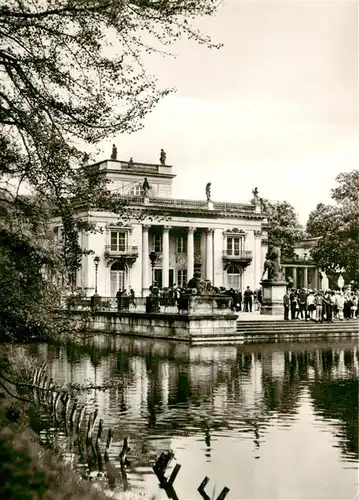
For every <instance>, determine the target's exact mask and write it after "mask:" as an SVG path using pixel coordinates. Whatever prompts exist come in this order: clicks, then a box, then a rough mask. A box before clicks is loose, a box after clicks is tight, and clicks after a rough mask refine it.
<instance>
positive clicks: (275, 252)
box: [262, 246, 284, 281]
mask: <svg viewBox="0 0 359 500" xmlns="http://www.w3.org/2000/svg"><path fill="white" fill-rule="evenodd" d="M263 279H268V280H272V281H283V280H284V276H283V270H282V266H281V263H280V248H279V247H275V246H270V247H269V249H268V252H267V255H266V260H265V262H264V270H263V274H262V280H263Z"/></svg>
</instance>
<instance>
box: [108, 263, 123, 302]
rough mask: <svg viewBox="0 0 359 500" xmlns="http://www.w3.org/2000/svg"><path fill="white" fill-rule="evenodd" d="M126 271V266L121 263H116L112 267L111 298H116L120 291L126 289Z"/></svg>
mask: <svg viewBox="0 0 359 500" xmlns="http://www.w3.org/2000/svg"><path fill="white" fill-rule="evenodd" d="M125 278H126V271H125V266H124V265H123V264H122V263H120V262H115V263H114V264H112V266H111V271H110V290H111V297H116V293H117V292H118V290H123V289H124V288H126V280H125Z"/></svg>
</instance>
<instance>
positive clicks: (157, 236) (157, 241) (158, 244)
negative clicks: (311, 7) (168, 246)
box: [153, 234, 162, 252]
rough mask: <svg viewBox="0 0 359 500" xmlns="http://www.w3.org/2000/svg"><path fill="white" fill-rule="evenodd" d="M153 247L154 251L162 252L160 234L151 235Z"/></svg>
mask: <svg viewBox="0 0 359 500" xmlns="http://www.w3.org/2000/svg"><path fill="white" fill-rule="evenodd" d="M153 248H154V251H155V252H162V234H154V235H153Z"/></svg>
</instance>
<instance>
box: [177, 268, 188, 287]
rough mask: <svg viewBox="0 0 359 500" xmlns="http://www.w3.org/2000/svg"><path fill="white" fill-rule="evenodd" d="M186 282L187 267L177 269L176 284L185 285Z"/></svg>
mask: <svg viewBox="0 0 359 500" xmlns="http://www.w3.org/2000/svg"><path fill="white" fill-rule="evenodd" d="M187 283H188V279H187V269H178V270H177V285H178V286H180V287H185V286H186V285H187Z"/></svg>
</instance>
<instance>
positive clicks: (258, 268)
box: [242, 230, 263, 288]
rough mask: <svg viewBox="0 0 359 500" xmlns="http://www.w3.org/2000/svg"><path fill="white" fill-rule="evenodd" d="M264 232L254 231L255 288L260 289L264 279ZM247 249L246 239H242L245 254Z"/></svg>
mask: <svg viewBox="0 0 359 500" xmlns="http://www.w3.org/2000/svg"><path fill="white" fill-rule="evenodd" d="M261 236H262V231H260V230H256V231H254V249H253V260H254V288H259V286H260V281H261V278H262V269H263V266H262V240H261ZM245 250H246V247H245V245H244V238H242V252H245Z"/></svg>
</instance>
